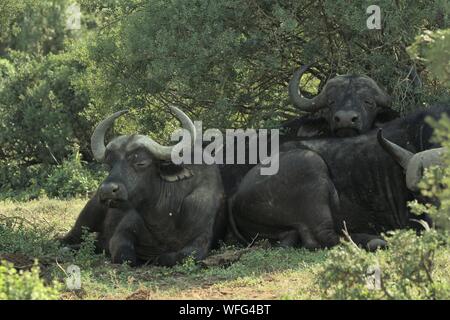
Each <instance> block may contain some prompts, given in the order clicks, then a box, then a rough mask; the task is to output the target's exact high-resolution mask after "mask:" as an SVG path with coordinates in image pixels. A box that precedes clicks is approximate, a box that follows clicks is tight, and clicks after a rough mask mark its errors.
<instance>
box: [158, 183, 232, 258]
mask: <svg viewBox="0 0 450 320" xmlns="http://www.w3.org/2000/svg"><path fill="white" fill-rule="evenodd" d="M208 194H210V191H209V190H208V189H203V188H199V189H197V190H196V191H195V192H193V193H191V194H190V195H189V196H188V197H186V199H185V200H184V202H183V206H182V209H181V211H182V212H181V216H184V217H185V219H186V220H184V221H182V222H181V223H180V227H183V229H186V226H189V230H184V231H185V232H187V234H188V235H189V238H190V239H193V240H192V241H190V242H188V243H187V245H186V246H185V247H184V248H183V249H181V250H179V251H175V252H168V253H164V254H162V255H160V256H159V257H158V263H159V264H161V265H164V266H173V265H175V264H176V263H177V262H180V261H182V260H183V259H184V258H186V257H188V256H193V257H194V259H195V260H202V259H203V258H205V257H206V255H207V254H208V252H209V250H210V249H211V247H212V246H213V244H214V225H215V223H216V221H217V219H221V218H222V217H221V215H223V214H224V212H223V211H222V210H223V204H224V200H223V197H222V195H221V194H217V196H216V198H211V197H210V196H208Z"/></svg>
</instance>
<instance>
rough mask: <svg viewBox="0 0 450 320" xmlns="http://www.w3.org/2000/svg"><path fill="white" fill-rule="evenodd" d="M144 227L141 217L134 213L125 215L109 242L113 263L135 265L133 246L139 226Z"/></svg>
mask: <svg viewBox="0 0 450 320" xmlns="http://www.w3.org/2000/svg"><path fill="white" fill-rule="evenodd" d="M142 225H144V221H142V219H141V217H140V216H139V215H138V214H137V213H136V212H134V211H130V212H128V213H126V214H125V216H124V217H123V219H122V220H121V221H120V223H119V225H118V226H117V229H116V230H115V232H114V234H113V236H112V237H111V240H110V241H109V252H110V254H111V260H112V262H113V263H118V264H121V263H124V262H129V263H130V264H131V265H132V266H135V265H136V264H137V257H136V250H135V244H136V241H137V237H138V236H137V235H138V233H139V228H140V226H142Z"/></svg>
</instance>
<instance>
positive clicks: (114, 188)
mask: <svg viewBox="0 0 450 320" xmlns="http://www.w3.org/2000/svg"><path fill="white" fill-rule="evenodd" d="M119 191H120V186H119V184H118V183H114V182H108V183H103V184H102V185H101V186H100V195H101V196H102V198H115V197H116V196H117V194H118V193H119Z"/></svg>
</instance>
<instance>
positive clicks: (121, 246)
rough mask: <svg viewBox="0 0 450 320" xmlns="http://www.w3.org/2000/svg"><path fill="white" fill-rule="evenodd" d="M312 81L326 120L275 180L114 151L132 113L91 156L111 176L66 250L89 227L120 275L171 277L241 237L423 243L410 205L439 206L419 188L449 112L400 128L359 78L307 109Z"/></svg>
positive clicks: (293, 91) (284, 143) (307, 121)
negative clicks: (130, 269)
mask: <svg viewBox="0 0 450 320" xmlns="http://www.w3.org/2000/svg"><path fill="white" fill-rule="evenodd" d="M307 69H308V67H302V68H300V69H299V70H298V71H297V72H295V73H294V76H293V78H292V80H291V81H290V83H289V96H290V100H291V102H292V103H293V105H294V106H295V107H297V108H298V109H299V110H301V111H305V112H309V113H310V114H317V113H318V111H319V110H320V116H307V117H301V118H299V119H296V120H295V121H292V122H290V123H288V124H287V125H286V126H285V129H286V130H285V131H284V133H283V135H282V136H281V145H280V152H279V154H278V155H279V156H278V161H279V171H278V173H277V174H275V175H261V174H260V170H259V169H260V168H259V167H260V166H261V164H256V165H251V164H244V165H241V164H220V165H218V164H214V165H206V164H183V165H175V164H174V163H172V162H171V152H172V150H173V148H174V146H162V145H160V144H158V143H157V142H156V141H154V140H152V139H151V138H150V137H148V136H144V135H139V134H135V135H122V136H118V137H115V138H114V139H113V140H112V141H110V142H109V143H107V144H106V145H105V134H106V132H107V130H108V129H109V128H111V127H112V125H113V123H114V121H115V119H117V118H118V117H120V116H122V115H123V114H124V113H125V112H126V111H119V112H117V113H115V114H113V115H111V116H109V117H108V118H106V119H105V120H103V121H102V122H100V124H98V126H97V127H96V128H95V130H94V133H93V134H92V139H91V148H92V152H93V155H94V158H95V159H96V160H97V161H99V162H102V163H104V164H106V165H107V166H108V168H109V175H108V177H107V178H106V179H105V180H104V181H103V183H102V184H101V185H100V187H99V189H98V190H97V192H96V193H95V195H94V196H93V197H92V198H91V199H90V200H89V202H88V203H87V204H86V206H85V207H84V209H83V210H82V212H81V213H80V215H79V217H78V219H77V220H76V222H75V225H74V226H73V228H72V229H71V230H70V232H69V233H68V234H67V235H65V236H64V237H63V238H62V239H61V241H62V243H64V244H65V245H68V246H73V247H75V246H77V245H78V244H80V242H81V239H82V230H83V228H84V227H86V228H88V229H89V230H90V231H92V232H96V233H97V234H98V238H97V245H98V248H99V249H100V250H102V251H105V252H106V253H108V254H109V255H110V256H111V259H112V261H113V263H123V262H126V261H128V262H129V263H131V264H132V265H138V264H140V263H149V262H150V263H155V264H159V265H164V266H172V265H174V264H176V263H177V262H180V261H182V260H183V259H184V258H185V257H187V256H193V257H194V258H195V259H197V260H201V259H203V258H205V257H206V256H207V255H208V253H209V251H210V250H211V249H213V248H215V247H216V246H217V245H218V243H219V241H220V240H223V239H225V238H229V235H230V234H232V235H233V236H234V237H235V238H236V239H238V240H239V241H240V242H242V243H243V244H245V243H247V244H248V243H251V242H252V241H254V240H255V239H268V240H270V241H271V242H272V243H273V244H274V245H279V246H294V247H305V248H308V249H312V250H313V249H319V248H325V247H331V246H334V245H336V244H338V242H339V238H340V236H341V235H342V232H343V229H345V230H346V232H347V233H348V234H349V235H350V236H351V238H352V240H353V241H354V242H355V243H357V244H358V245H360V246H361V247H363V248H365V249H367V250H376V249H378V248H384V247H386V246H387V243H386V241H385V239H383V237H382V236H381V234H382V233H383V232H386V231H389V230H394V229H402V228H412V229H416V230H417V231H420V229H421V228H422V223H419V222H418V220H419V219H420V220H424V221H426V222H427V223H428V224H430V225H431V223H432V222H431V220H430V218H429V217H428V216H427V215H425V214H423V215H422V216H420V217H417V216H413V214H412V213H411V212H410V211H409V208H408V206H407V202H408V201H411V200H413V199H417V200H418V201H433V199H424V198H423V197H422V196H421V195H420V192H419V190H418V188H417V183H418V182H419V181H420V179H421V177H422V175H423V172H424V169H425V168H428V167H430V166H432V165H443V164H442V162H441V157H440V156H441V153H442V152H443V150H442V148H439V145H436V144H435V143H434V142H433V140H432V139H431V136H432V131H433V130H432V128H431V127H430V126H429V125H428V121H426V119H427V117H432V118H434V119H439V118H440V117H441V115H442V114H443V113H446V114H450V108H448V107H447V108H446V107H445V106H433V107H429V108H427V109H421V110H419V111H417V112H415V113H412V114H409V115H408V116H406V117H400V116H399V115H398V114H397V113H396V112H395V111H393V109H392V108H391V98H390V97H389V95H387V94H386V93H385V92H384V91H383V90H382V89H381V88H380V87H379V86H378V85H377V84H376V82H375V81H374V80H372V79H370V78H369V77H366V76H354V75H343V76H336V77H334V78H333V79H331V80H329V81H328V82H327V83H326V85H325V86H324V88H323V89H322V91H321V92H320V93H319V94H318V95H317V96H316V97H314V98H312V99H308V98H305V97H304V96H303V95H302V94H301V92H300V90H299V83H300V79H301V77H302V75H303V74H304V73H305V72H306V71H307ZM171 111H172V112H173V114H174V115H175V116H176V117H177V119H178V120H179V121H180V122H181V124H182V126H183V128H184V129H186V130H188V131H189V132H190V133H191V137H192V139H190V140H188V139H181V141H179V142H178V143H179V144H193V143H194V141H193V140H194V139H195V137H196V134H197V133H196V127H195V126H194V124H193V122H192V121H191V119H189V117H188V116H187V115H186V114H185V113H183V112H182V111H181V110H179V109H178V108H176V107H171ZM178 147H179V146H178Z"/></svg>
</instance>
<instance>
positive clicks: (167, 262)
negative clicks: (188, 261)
mask: <svg viewBox="0 0 450 320" xmlns="http://www.w3.org/2000/svg"><path fill="white" fill-rule="evenodd" d="M178 260H179V259H178V254H176V253H174V252H170V253H164V254H162V255H160V256H159V257H158V259H157V261H156V263H157V264H159V265H161V266H164V267H173V266H174V265H176V264H177V262H178Z"/></svg>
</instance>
